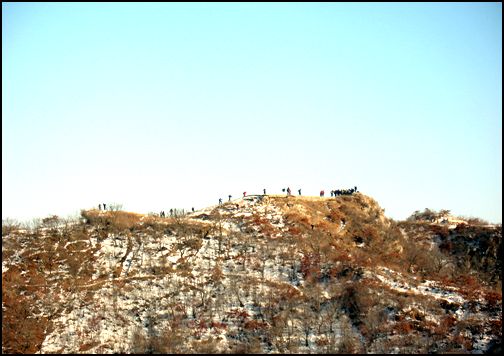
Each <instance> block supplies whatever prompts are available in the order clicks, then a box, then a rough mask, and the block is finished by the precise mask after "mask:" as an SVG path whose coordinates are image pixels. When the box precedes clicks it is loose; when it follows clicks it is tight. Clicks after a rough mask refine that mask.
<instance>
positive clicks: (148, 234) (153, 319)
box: [2, 193, 502, 353]
mask: <svg viewBox="0 0 504 356" xmlns="http://www.w3.org/2000/svg"><path fill="white" fill-rule="evenodd" d="M2 235H3V236H2V287H3V288H2V307H3V319H2V351H3V352H4V353H33V352H42V353H51V352H63V353H116V352H125V353H151V352H156V353H157V352H160V353H177V352H180V353H196V352H197V353H203V352H208V353H217V352H219V353H227V352H230V353H278V352H282V353H284V352H288V353H305V352H306V353H307V352H313V353H319V352H320V353H322V352H343V353H346V352H359V353H364V352H366V353H367V352H371V353H375V352H379V353H397V352H400V353H426V352H453V351H455V352H472V353H480V352H485V351H487V349H488V348H492V347H493V348H495V345H500V343H501V338H502V331H501V321H502V293H501V291H500V289H501V264H500V260H499V258H498V257H499V256H500V255H501V252H502V251H501V249H502V247H501V241H502V231H501V229H500V227H475V226H471V225H467V226H460V227H457V228H456V229H450V230H449V229H447V228H445V227H442V226H441V227H439V226H438V227H436V226H435V225H430V224H428V223H419V222H400V223H397V222H395V221H393V220H391V219H388V218H387V217H385V216H384V214H383V209H381V208H380V206H379V205H378V204H377V202H376V201H374V200H373V199H372V198H370V197H367V196H365V195H362V194H360V193H357V194H353V195H348V196H338V197H335V198H319V197H300V196H266V195H264V196H263V195H257V196H246V197H244V198H242V199H238V200H235V201H232V202H227V203H224V204H222V205H219V206H215V207H210V208H207V209H204V210H201V211H196V212H194V213H191V214H187V215H185V216H177V217H168V218H159V217H154V216H143V215H139V214H134V213H128V212H121V211H115V212H104V211H96V210H92V211H83V212H82V219H81V220H80V221H70V222H69V221H63V220H61V219H60V220H57V219H54V218H53V219H52V220H51V221H46V223H44V224H43V225H41V226H38V227H36V228H34V229H31V230H21V229H19V228H17V229H13V228H7V227H5V228H4V227H3V229H2Z"/></svg>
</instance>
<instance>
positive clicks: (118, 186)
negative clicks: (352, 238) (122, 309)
mask: <svg viewBox="0 0 504 356" xmlns="http://www.w3.org/2000/svg"><path fill="white" fill-rule="evenodd" d="M355 185H356V186H357V187H358V188H359V190H360V191H362V192H363V193H364V194H367V195H370V196H371V197H373V198H375V199H376V200H377V201H378V202H379V204H380V205H381V206H382V207H383V208H384V209H385V214H386V215H387V216H389V217H392V218H394V219H404V218H406V217H408V216H409V215H410V214H411V213H413V211H415V210H423V209H424V208H427V207H428V208H431V209H436V210H438V209H450V210H451V211H452V213H454V214H456V215H464V216H474V217H480V218H483V219H486V220H489V221H491V222H501V221H502V188H501V187H502V4H501V3H404V4H400V3H399V4H398V3H387V4H376V3H347V4H345V3H276V4H271V3H248V4H247V3H235V4H230V3H220V4H219V3H200V4H195V3H192V4H190V3H186V4H180V3H179V4H171V3H122V4H120V3H107V4H100V3H87V4H85V3H66V4H65V3H62V4H61V3H2V218H6V217H10V218H15V219H22V220H23V219H30V218H34V217H45V216H47V215H49V214H58V215H61V216H67V215H69V214H75V213H77V212H78V211H79V210H80V209H81V208H91V207H97V205H98V204H99V203H102V202H105V203H111V202H116V203H121V204H123V208H124V209H125V210H129V211H136V212H142V213H147V212H151V211H152V212H159V211H160V210H163V209H164V210H169V209H170V208H174V207H177V208H185V209H190V208H191V207H192V206H194V207H195V208H196V209H198V208H202V207H206V206H209V205H213V204H216V203H217V201H218V199H219V197H222V198H223V199H225V200H227V196H228V194H231V195H233V198H238V197H240V196H242V192H243V191H247V193H250V194H251V193H261V192H262V189H263V188H266V189H267V192H268V193H281V189H282V188H286V187H287V186H290V187H291V189H292V190H293V191H294V192H297V189H299V188H302V192H303V194H306V195H317V194H318V192H319V191H320V190H321V189H325V190H326V192H327V195H328V194H329V191H330V190H331V189H336V188H349V187H353V186H355Z"/></svg>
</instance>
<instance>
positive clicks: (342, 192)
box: [219, 187, 357, 205]
mask: <svg viewBox="0 0 504 356" xmlns="http://www.w3.org/2000/svg"><path fill="white" fill-rule="evenodd" d="M282 192H284V193H287V195H292V191H291V189H290V187H287V188H282ZM356 192H357V187H353V188H351V189H334V190H331V197H337V196H339V195H351V194H353V193H356ZM298 194H299V195H301V188H300V189H298ZM324 194H325V192H324V190H321V191H320V196H321V197H323V196H324ZM263 195H266V188H264V189H263ZM246 196H247V192H243V197H246ZM231 197H232V195H231V194H230V195H228V202H229V201H231ZM219 205H222V198H219Z"/></svg>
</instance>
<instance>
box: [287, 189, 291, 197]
mask: <svg viewBox="0 0 504 356" xmlns="http://www.w3.org/2000/svg"><path fill="white" fill-rule="evenodd" d="M287 195H291V190H290V187H287Z"/></svg>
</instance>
